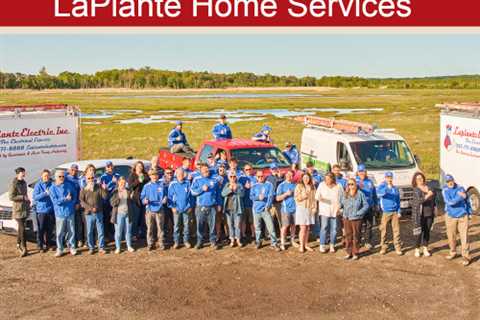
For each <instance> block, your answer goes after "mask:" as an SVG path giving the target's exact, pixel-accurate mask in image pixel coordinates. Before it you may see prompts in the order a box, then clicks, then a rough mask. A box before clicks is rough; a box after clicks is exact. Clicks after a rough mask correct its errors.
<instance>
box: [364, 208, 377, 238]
mask: <svg viewBox="0 0 480 320" xmlns="http://www.w3.org/2000/svg"><path fill="white" fill-rule="evenodd" d="M373 214H374V213H373V210H372V209H371V208H370V209H368V211H367V214H365V216H364V217H363V222H362V229H363V232H362V234H363V241H364V243H365V244H367V243H369V244H372V241H373Z"/></svg>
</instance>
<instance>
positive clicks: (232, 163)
mask: <svg viewBox="0 0 480 320" xmlns="http://www.w3.org/2000/svg"><path fill="white" fill-rule="evenodd" d="M227 170H228V171H233V172H235V175H236V176H237V178H240V177H241V176H243V172H242V170H240V169H239V168H238V160H237V159H236V158H233V157H232V158H230V160H229V161H228V166H227Z"/></svg>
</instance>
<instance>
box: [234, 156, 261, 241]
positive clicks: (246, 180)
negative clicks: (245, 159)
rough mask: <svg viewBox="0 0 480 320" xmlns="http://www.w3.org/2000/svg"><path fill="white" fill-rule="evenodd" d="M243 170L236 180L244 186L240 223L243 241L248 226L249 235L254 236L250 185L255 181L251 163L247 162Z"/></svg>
mask: <svg viewBox="0 0 480 320" xmlns="http://www.w3.org/2000/svg"><path fill="white" fill-rule="evenodd" d="M243 172H244V174H242V175H241V176H240V177H238V182H239V183H240V184H241V185H242V187H243V188H244V197H243V210H244V213H243V217H242V218H243V219H242V225H241V230H242V238H243V241H244V243H245V241H246V231H247V228H248V227H249V228H250V236H251V237H254V236H255V224H254V222H253V212H252V205H253V202H252V200H251V199H250V189H251V188H252V186H253V185H254V184H255V183H256V182H257V180H256V178H255V172H254V171H253V167H252V165H251V164H249V163H247V164H246V165H245V166H244V167H243Z"/></svg>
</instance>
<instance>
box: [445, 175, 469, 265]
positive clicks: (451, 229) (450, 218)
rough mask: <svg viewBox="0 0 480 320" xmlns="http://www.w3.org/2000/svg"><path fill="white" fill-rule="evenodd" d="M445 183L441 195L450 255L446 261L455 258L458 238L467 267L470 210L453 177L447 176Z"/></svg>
mask: <svg viewBox="0 0 480 320" xmlns="http://www.w3.org/2000/svg"><path fill="white" fill-rule="evenodd" d="M445 181H446V183H447V184H446V186H444V187H443V189H442V194H443V199H444V200H445V212H446V215H445V225H446V227H447V237H448V245H449V247H450V254H449V255H448V256H447V259H448V260H453V259H455V258H456V257H457V236H460V242H461V244H462V257H463V265H464V266H468V265H469V264H470V262H471V257H470V243H469V241H468V229H469V224H470V221H469V220H470V218H471V214H472V210H471V208H470V203H469V201H468V196H467V192H466V191H465V189H464V188H463V187H461V186H459V185H457V184H456V183H455V179H454V178H453V176H451V175H447V176H446V177H445Z"/></svg>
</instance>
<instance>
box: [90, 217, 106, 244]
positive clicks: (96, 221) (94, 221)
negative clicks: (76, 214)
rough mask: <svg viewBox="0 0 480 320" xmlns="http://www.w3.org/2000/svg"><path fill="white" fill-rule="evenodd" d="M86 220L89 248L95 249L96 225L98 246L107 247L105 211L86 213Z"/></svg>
mask: <svg viewBox="0 0 480 320" xmlns="http://www.w3.org/2000/svg"><path fill="white" fill-rule="evenodd" d="M85 221H86V224H87V244H88V249H90V250H93V249H95V234H94V229H93V228H94V227H95V226H96V229H97V235H98V247H99V248H100V249H105V236H104V224H103V213H95V214H94V213H92V214H87V215H85Z"/></svg>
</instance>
